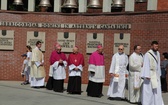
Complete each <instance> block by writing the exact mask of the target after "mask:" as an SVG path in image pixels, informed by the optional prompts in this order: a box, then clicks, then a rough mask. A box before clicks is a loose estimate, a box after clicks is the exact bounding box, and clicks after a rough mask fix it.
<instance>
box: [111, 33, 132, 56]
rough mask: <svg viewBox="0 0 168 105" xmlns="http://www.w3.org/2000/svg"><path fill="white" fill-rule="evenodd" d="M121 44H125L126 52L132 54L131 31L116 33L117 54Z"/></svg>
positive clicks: (115, 49)
mask: <svg viewBox="0 0 168 105" xmlns="http://www.w3.org/2000/svg"><path fill="white" fill-rule="evenodd" d="M119 45H124V52H125V53H126V54H127V55H129V54H130V34H129V33H114V47H113V48H114V50H113V53H114V54H115V53H116V52H118V47H119Z"/></svg>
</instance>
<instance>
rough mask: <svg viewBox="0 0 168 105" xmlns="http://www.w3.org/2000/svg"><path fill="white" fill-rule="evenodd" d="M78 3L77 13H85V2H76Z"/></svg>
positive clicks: (80, 0) (81, 0) (83, 0)
mask: <svg viewBox="0 0 168 105" xmlns="http://www.w3.org/2000/svg"><path fill="white" fill-rule="evenodd" d="M78 3H79V9H78V11H79V12H86V11H87V0H78Z"/></svg>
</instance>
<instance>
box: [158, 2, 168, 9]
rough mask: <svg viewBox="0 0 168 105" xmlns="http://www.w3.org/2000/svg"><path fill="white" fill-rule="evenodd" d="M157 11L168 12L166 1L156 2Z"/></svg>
mask: <svg viewBox="0 0 168 105" xmlns="http://www.w3.org/2000/svg"><path fill="white" fill-rule="evenodd" d="M158 10H164V11H165V10H168V0H158Z"/></svg>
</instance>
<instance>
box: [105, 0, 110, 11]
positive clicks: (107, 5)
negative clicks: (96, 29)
mask: <svg viewBox="0 0 168 105" xmlns="http://www.w3.org/2000/svg"><path fill="white" fill-rule="evenodd" d="M111 3H112V0H103V12H111Z"/></svg>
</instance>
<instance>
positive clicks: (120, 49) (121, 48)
mask: <svg viewBox="0 0 168 105" xmlns="http://www.w3.org/2000/svg"><path fill="white" fill-rule="evenodd" d="M118 52H119V53H123V52H124V46H123V45H119V47H118Z"/></svg>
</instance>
